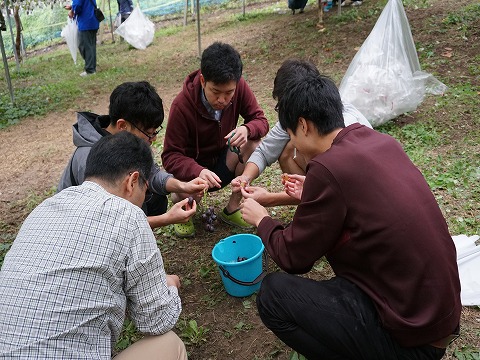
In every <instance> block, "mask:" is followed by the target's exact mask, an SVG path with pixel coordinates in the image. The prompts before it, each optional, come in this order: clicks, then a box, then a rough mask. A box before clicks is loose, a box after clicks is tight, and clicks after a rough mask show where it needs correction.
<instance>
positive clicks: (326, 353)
mask: <svg viewBox="0 0 480 360" xmlns="http://www.w3.org/2000/svg"><path fill="white" fill-rule="evenodd" d="M257 308H258V312H259V315H260V318H261V319H262V321H263V323H264V324H265V326H266V327H268V328H269V329H270V330H271V331H273V333H274V334H275V335H276V336H277V337H278V338H280V340H282V341H283V342H284V343H285V344H287V345H288V346H290V347H291V348H292V349H294V350H295V351H297V352H298V353H300V354H302V355H304V356H305V357H306V358H307V359H308V360H316V359H327V360H340V359H342V360H343V359H351V360H360V359H365V360H375V359H378V360H390V359H392V360H393V359H402V360H403V359H404V360H406V359H412V360H420V359H432V360H434V359H441V358H442V356H443V355H444V354H445V349H439V348H436V347H433V346H430V345H424V346H419V347H413V348H405V347H402V346H400V345H399V344H398V343H396V342H395V340H393V339H392V338H391V336H390V335H389V333H388V332H387V331H386V330H385V329H384V328H382V326H381V324H380V319H379V317H378V314H377V311H376V309H375V306H374V304H373V302H372V301H371V299H370V298H369V297H368V296H367V295H366V294H365V293H364V292H363V291H362V290H360V289H359V288H358V287H357V286H356V285H354V284H353V283H351V282H350V281H348V280H346V279H343V278H341V277H334V278H332V279H330V280H324V281H315V280H311V279H307V278H303V277H299V276H295V275H290V274H285V273H282V272H277V273H271V274H268V275H267V276H266V277H265V278H264V279H263V281H262V286H261V288H260V291H259V293H258V295H257Z"/></svg>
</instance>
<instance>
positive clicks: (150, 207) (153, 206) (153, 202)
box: [142, 193, 168, 216]
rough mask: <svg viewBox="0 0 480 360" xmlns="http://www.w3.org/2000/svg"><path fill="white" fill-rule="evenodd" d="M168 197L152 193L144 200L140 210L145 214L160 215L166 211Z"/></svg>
mask: <svg viewBox="0 0 480 360" xmlns="http://www.w3.org/2000/svg"><path fill="white" fill-rule="evenodd" d="M167 206H168V199H167V197H166V196H165V195H158V194H156V193H152V194H151V195H149V200H148V201H146V202H144V203H143V205H142V210H143V212H144V213H145V215H147V216H155V215H162V214H165V213H166V212H167Z"/></svg>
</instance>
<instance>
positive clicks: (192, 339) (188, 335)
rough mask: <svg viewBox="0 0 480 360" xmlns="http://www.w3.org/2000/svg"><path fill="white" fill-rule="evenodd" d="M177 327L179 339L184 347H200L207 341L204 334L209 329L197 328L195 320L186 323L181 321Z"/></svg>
mask: <svg viewBox="0 0 480 360" xmlns="http://www.w3.org/2000/svg"><path fill="white" fill-rule="evenodd" d="M177 327H179V328H180V331H181V333H180V337H181V338H182V339H183V341H184V342H185V344H186V345H200V344H201V343H204V342H206V341H207V337H206V334H207V332H208V331H209V329H208V328H206V327H203V326H198V324H197V321H196V320H190V321H188V322H187V321H186V320H183V321H181V322H179V323H177Z"/></svg>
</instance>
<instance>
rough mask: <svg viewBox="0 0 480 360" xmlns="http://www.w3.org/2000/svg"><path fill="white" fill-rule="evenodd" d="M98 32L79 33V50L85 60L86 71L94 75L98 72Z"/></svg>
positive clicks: (86, 31)
mask: <svg viewBox="0 0 480 360" xmlns="http://www.w3.org/2000/svg"><path fill="white" fill-rule="evenodd" d="M97 31H98V30H85V31H79V32H78V50H79V51H80V55H82V58H83V60H85V71H86V72H87V73H88V74H93V73H95V72H96V71H97Z"/></svg>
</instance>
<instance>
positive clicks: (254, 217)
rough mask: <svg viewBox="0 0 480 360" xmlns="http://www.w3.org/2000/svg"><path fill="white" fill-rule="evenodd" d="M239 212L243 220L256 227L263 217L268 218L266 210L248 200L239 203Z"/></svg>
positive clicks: (253, 201)
mask: <svg viewBox="0 0 480 360" xmlns="http://www.w3.org/2000/svg"><path fill="white" fill-rule="evenodd" d="M240 212H241V213H242V217H243V220H245V221H246V222H247V223H249V224H250V225H254V226H256V227H258V224H260V221H262V219H263V218H264V217H265V216H268V212H267V210H266V209H265V208H264V207H263V206H262V205H260V204H259V203H258V202H256V201H255V200H253V199H248V198H247V199H245V200H244V201H242V202H241V203H240Z"/></svg>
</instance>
